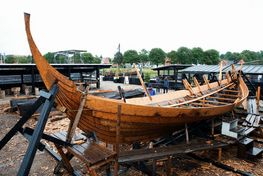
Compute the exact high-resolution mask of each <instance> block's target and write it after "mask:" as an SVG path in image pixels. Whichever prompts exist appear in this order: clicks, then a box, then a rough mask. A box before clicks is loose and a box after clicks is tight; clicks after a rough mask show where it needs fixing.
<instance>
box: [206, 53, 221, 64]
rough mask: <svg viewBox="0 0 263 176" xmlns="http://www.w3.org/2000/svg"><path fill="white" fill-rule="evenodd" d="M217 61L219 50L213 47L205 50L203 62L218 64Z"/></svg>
mask: <svg viewBox="0 0 263 176" xmlns="http://www.w3.org/2000/svg"><path fill="white" fill-rule="evenodd" d="M218 62H219V52H218V51H217V50H214V49H210V50H206V51H205V64H210V65H212V64H218Z"/></svg>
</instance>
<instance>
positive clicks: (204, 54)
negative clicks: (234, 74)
mask: <svg viewBox="0 0 263 176" xmlns="http://www.w3.org/2000/svg"><path fill="white" fill-rule="evenodd" d="M165 58H170V59H171V61H172V63H173V64H208V65H212V64H218V63H219V61H220V60H223V59H224V60H230V61H238V60H241V59H243V60H244V61H245V62H254V64H256V63H260V62H262V61H263V51H259V52H254V51H249V50H244V51H242V52H241V53H238V52H229V51H228V52H226V53H225V54H219V52H218V51H217V50H215V49H209V50H205V51H204V50H203V49H202V48H200V47H196V48H192V49H190V48H187V47H180V48H178V49H177V50H176V51H175V50H172V51H170V52H168V53H165V52H164V51H163V50H162V49H161V48H153V49H151V50H150V51H147V50H145V49H143V50H141V51H140V52H137V51H136V50H127V51H125V52H124V53H123V54H122V53H121V52H117V53H116V54H115V55H114V59H113V63H117V64H120V65H122V64H126V63H129V64H132V63H142V64H145V63H147V62H150V63H151V65H157V66H158V65H159V64H164V62H165ZM255 61H257V62H255Z"/></svg>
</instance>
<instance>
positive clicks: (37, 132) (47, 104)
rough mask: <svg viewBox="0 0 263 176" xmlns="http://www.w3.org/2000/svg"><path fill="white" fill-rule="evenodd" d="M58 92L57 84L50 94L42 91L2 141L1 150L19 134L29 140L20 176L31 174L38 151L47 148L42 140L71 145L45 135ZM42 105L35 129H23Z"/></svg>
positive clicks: (19, 172)
mask: <svg viewBox="0 0 263 176" xmlns="http://www.w3.org/2000/svg"><path fill="white" fill-rule="evenodd" d="M57 92H58V86H57V85H56V84H54V85H53V86H52V88H51V90H50V92H44V91H40V97H39V98H38V99H37V101H36V102H35V103H33V105H32V106H31V108H30V109H29V110H28V112H27V113H26V114H25V115H23V116H22V117H21V119H20V120H19V121H18V122H17V123H16V124H15V126H14V127H13V128H12V129H11V130H10V131H9V132H8V133H7V134H6V135H5V137H4V138H3V139H2V140H1V141H0V150H1V149H2V148H3V147H4V146H5V145H6V144H7V142H8V141H9V140H10V139H11V138H12V137H13V136H14V135H15V134H16V133H17V132H20V133H22V134H23V135H24V136H26V137H27V138H28V140H29V146H28V148H27V151H26V154H25V156H24V158H23V161H22V164H21V166H20V168H19V171H18V174H17V175H18V176H24V175H28V174H29V171H30V168H31V166H32V162H33V160H34V157H35V154H36V151H37V149H40V150H43V149H44V148H45V146H44V145H43V144H42V143H41V142H40V140H41V139H42V138H43V139H46V140H49V141H52V142H54V143H57V144H59V145H64V146H68V145H70V144H69V143H67V142H64V141H62V140H59V139H57V138H55V137H52V136H49V135H47V134H44V133H43V131H44V128H45V125H46V123H47V119H48V116H49V113H50V111H51V108H52V106H53V104H54V101H55V97H56V94H57ZM42 104H44V105H43V108H42V110H41V113H40V117H39V119H38V122H37V124H36V127H35V129H31V128H23V125H24V124H25V123H26V122H27V121H28V120H29V119H30V118H31V116H32V115H33V114H34V113H35V112H36V111H37V109H38V108H39V107H40V106H41V105H42Z"/></svg>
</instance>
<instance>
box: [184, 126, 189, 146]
mask: <svg viewBox="0 0 263 176" xmlns="http://www.w3.org/2000/svg"><path fill="white" fill-rule="evenodd" d="M185 139H186V144H189V134H188V126H187V123H185Z"/></svg>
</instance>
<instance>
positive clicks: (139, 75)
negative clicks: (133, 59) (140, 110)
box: [133, 64, 152, 101]
mask: <svg viewBox="0 0 263 176" xmlns="http://www.w3.org/2000/svg"><path fill="white" fill-rule="evenodd" d="M133 66H134V68H135V71H136V73H137V76H138V78H139V80H140V82H141V85H142V88H143V90H144V93H145V94H146V95H147V97H148V98H149V99H150V100H151V101H152V97H151V95H150V94H149V92H148V90H147V89H146V86H145V84H144V81H143V79H142V76H141V74H140V72H139V70H138V68H137V66H136V64H133Z"/></svg>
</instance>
